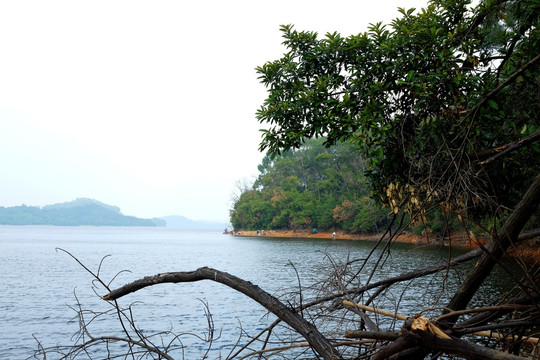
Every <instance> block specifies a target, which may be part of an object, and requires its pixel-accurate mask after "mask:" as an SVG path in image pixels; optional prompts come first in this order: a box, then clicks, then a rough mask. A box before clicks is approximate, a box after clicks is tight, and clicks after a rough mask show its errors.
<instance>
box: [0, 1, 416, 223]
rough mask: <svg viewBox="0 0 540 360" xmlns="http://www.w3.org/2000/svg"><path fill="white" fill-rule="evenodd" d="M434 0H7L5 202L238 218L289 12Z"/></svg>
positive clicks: (1, 129)
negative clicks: (269, 75) (237, 196)
mask: <svg viewBox="0 0 540 360" xmlns="http://www.w3.org/2000/svg"><path fill="white" fill-rule="evenodd" d="M426 4H427V1H425V0H423V1H421V0H377V1H365V0H363V1H362V0H356V1H349V0H343V1H342V0H335V1H329V0H328V1H319V0H286V1H284V0H273V1H256V0H251V1H238V0H230V1H218V0H205V1H189V2H188V1H180V0H177V1H167V0H165V1H162V0H159V1H137V0H126V1H114V0H107V1H100V0H94V1H78V0H66V1H57V0H48V1H42V0H36V1H26V0H17V1H11V0H0V206H4V207H8V206H19V205H22V204H25V205H27V206H44V205H48V204H54V203H61V202H67V201H72V200H75V199H76V198H80V197H87V198H92V199H96V200H99V201H101V202H104V203H106V204H110V205H115V206H118V207H120V209H121V211H122V213H123V214H125V215H131V216H137V217H142V218H152V217H160V216H168V215H181V216H185V217H188V218H190V219H192V220H208V221H223V222H225V221H228V218H229V209H230V208H231V207H232V202H231V199H232V194H233V193H234V192H237V185H236V184H237V183H238V182H246V181H248V182H252V181H253V180H254V179H255V177H256V176H257V175H258V170H257V166H258V165H259V164H260V162H261V160H262V158H263V156H264V154H263V153H260V152H259V151H258V146H259V143H260V141H261V133H260V131H259V129H261V128H263V127H264V125H261V124H259V123H258V121H257V120H256V118H255V113H256V111H257V109H258V108H259V107H260V106H261V105H262V103H263V101H264V99H265V95H266V89H265V88H264V86H263V85H262V84H260V83H259V81H258V79H257V73H256V71H255V68H256V67H257V66H261V65H263V64H264V63H265V62H267V61H272V60H276V59H278V58H280V57H281V56H282V55H283V53H284V52H285V48H284V47H283V45H282V44H281V42H282V37H281V32H280V31H279V27H280V25H284V24H294V26H295V29H297V30H309V31H316V32H318V33H319V35H320V36H323V35H324V34H326V33H327V32H334V31H337V32H338V33H340V34H341V35H343V36H348V35H352V34H358V33H361V32H364V31H366V29H367V26H368V25H369V23H375V22H379V21H382V22H384V23H388V22H390V21H391V20H392V19H394V18H396V17H398V15H399V14H398V12H397V8H398V7H404V8H411V7H415V8H422V7H425V6H426Z"/></svg>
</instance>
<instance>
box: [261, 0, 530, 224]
mask: <svg viewBox="0 0 540 360" xmlns="http://www.w3.org/2000/svg"><path fill="white" fill-rule="evenodd" d="M400 12H401V16H400V18H398V19H395V20H394V21H393V22H392V23H391V24H389V25H383V24H380V23H379V24H374V25H371V26H370V28H369V31H368V32H366V33H363V34H359V35H354V36H350V37H347V38H343V37H341V36H340V35H339V34H335V33H334V34H326V36H325V37H323V38H322V39H319V38H318V35H317V34H316V33H313V32H307V31H297V30H295V29H294V28H293V26H290V25H288V26H282V28H281V31H282V33H283V38H284V42H283V44H284V45H285V46H286V48H287V52H286V53H285V55H284V56H283V57H282V58H281V59H279V60H276V61H271V62H268V63H266V64H264V65H263V66H260V67H258V68H257V71H258V73H259V79H260V81H261V82H262V83H263V84H264V85H265V86H266V87H267V89H268V97H267V99H266V100H265V102H264V104H263V106H262V107H261V108H260V109H259V110H258V112H257V118H258V120H259V121H260V122H261V123H263V124H264V125H265V126H266V128H265V129H263V130H262V132H263V141H262V143H261V146H260V149H261V150H265V151H268V153H269V154H271V155H272V154H273V155H276V154H281V153H283V152H285V154H287V151H288V150H290V149H295V148H300V147H302V146H304V144H305V141H306V139H308V138H313V137H315V138H318V137H322V136H324V137H325V142H324V144H325V145H332V144H338V143H339V142H342V141H350V142H353V143H355V144H356V145H357V146H358V148H359V149H360V152H361V155H362V156H363V158H365V159H368V160H369V161H368V163H367V166H368V172H367V176H368V178H369V181H370V184H371V190H372V194H373V195H374V199H375V200H377V201H381V202H383V203H385V204H387V205H388V206H389V207H390V208H392V210H393V211H394V212H396V213H397V212H399V211H405V212H407V213H409V214H410V215H412V216H418V215H422V214H421V212H422V211H423V210H422V209H423V208H425V207H426V205H427V204H430V203H431V204H438V203H441V202H443V203H444V204H445V206H449V207H450V208H452V209H453V211H456V212H461V213H463V214H465V213H467V214H469V215H470V216H478V215H479V214H486V213H487V214H494V213H496V211H497V209H501V208H505V207H507V208H512V207H513V206H515V204H516V203H517V201H519V199H520V198H521V197H522V196H523V194H524V192H525V190H526V189H527V187H528V185H529V183H530V181H531V179H532V178H534V176H535V175H536V174H538V173H539V171H540V156H539V151H540V146H538V138H539V136H538V135H539V134H540V95H539V93H540V92H539V89H540V71H539V70H540V57H539V54H538V49H540V17H539V16H538V14H539V13H540V2H539V1H537V0H500V1H480V3H479V4H478V5H477V6H475V7H473V6H472V5H471V4H470V2H469V1H464V0H433V1H431V2H430V3H429V6H428V7H427V8H425V9H422V10H420V11H416V10H414V9H411V10H404V9H401V10H400ZM527 136H532V137H533V138H534V140H532V141H528V142H523V143H520V141H521V140H524V139H525V138H526V137H527ZM516 144H517V146H516V147H512V151H509V152H507V153H504V156H501V157H499V158H493V156H494V155H496V154H498V153H499V152H500V151H501V150H502V149H505V148H507V147H508V146H506V145H509V146H510V147H511V145H516ZM503 146H506V147H503ZM501 147H503V148H501ZM267 161H268V160H267ZM334 180H335V178H333V177H329V178H327V179H321V181H320V182H319V183H318V184H317V186H318V187H319V188H324V187H325V186H327V187H335V186H336V184H334V183H332V181H334ZM268 181H271V180H268ZM264 185H266V184H264ZM312 190H313V189H312ZM349 210H350V211H353V209H349ZM355 211H357V210H355ZM350 221H352V219H351V218H348V219H347V220H346V222H350ZM353 223H354V222H353ZM360 223H361V222H358V224H360Z"/></svg>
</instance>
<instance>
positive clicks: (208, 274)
mask: <svg viewBox="0 0 540 360" xmlns="http://www.w3.org/2000/svg"><path fill="white" fill-rule="evenodd" d="M201 280H212V281H215V282H218V283H221V284H223V285H226V286H228V287H230V288H232V289H234V290H236V291H239V292H241V293H242V294H244V295H246V296H248V297H250V298H252V299H253V300H255V301H257V302H258V303H259V304H261V305H262V306H264V307H265V308H266V309H267V310H269V311H270V312H272V313H273V314H274V315H276V316H277V317H278V318H280V319H281V320H283V321H284V322H285V323H287V324H288V325H289V326H291V327H292V328H293V329H294V330H296V331H297V332H298V333H299V334H300V335H302V336H303V337H304V338H305V339H306V340H307V342H308V343H309V344H310V346H311V347H312V348H313V349H314V350H315V351H316V352H317V353H318V354H319V355H320V356H321V357H322V358H324V359H327V360H334V359H341V356H340V355H339V353H338V352H337V351H336V349H335V348H334V347H333V346H332V345H331V344H330V341H328V340H327V339H326V338H325V337H324V335H322V334H321V333H320V332H319V330H317V328H316V327H315V326H313V325H312V324H310V323H309V322H307V321H306V320H305V319H304V318H303V317H301V316H300V315H298V314H297V313H296V312H295V311H294V310H293V309H291V308H289V307H287V306H285V305H284V304H283V303H282V302H280V301H279V300H278V299H276V298H275V297H274V296H272V295H270V294H269V293H267V292H266V291H263V290H262V289H261V288H259V287H258V286H256V285H254V284H252V283H251V282H249V281H245V280H242V279H240V278H238V277H236V276H234V275H231V274H228V273H226V272H223V271H219V270H215V269H211V268H208V267H203V268H199V269H197V270H195V271H190V272H170V273H163V274H157V275H154V276H147V277H145V278H143V279H139V280H136V281H134V282H132V283H129V284H126V285H124V286H122V287H121V288H118V289H115V290H112V291H111V292H110V293H109V294H107V295H105V296H104V297H103V299H104V300H108V301H110V300H116V299H118V298H120V297H122V296H125V295H127V294H130V293H133V292H135V291H138V290H140V289H142V288H145V287H148V286H153V285H157V284H165V283H185V282H195V281H201Z"/></svg>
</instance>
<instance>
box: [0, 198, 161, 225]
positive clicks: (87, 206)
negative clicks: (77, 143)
mask: <svg viewBox="0 0 540 360" xmlns="http://www.w3.org/2000/svg"><path fill="white" fill-rule="evenodd" d="M0 224H1V225H64V226H77V225H92V226H165V222H164V221H163V220H159V219H140V218H137V217H134V216H126V215H123V214H122V213H121V212H120V209H119V208H118V207H115V206H111V205H107V204H104V203H102V202H99V201H96V200H92V199H85V198H81V199H77V200H74V201H70V202H66V203H62V204H54V205H47V206H44V207H37V206H26V205H22V206H15V207H7V208H6V207H0Z"/></svg>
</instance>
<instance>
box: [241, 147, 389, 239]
mask: <svg viewBox="0 0 540 360" xmlns="http://www.w3.org/2000/svg"><path fill="white" fill-rule="evenodd" d="M324 141H325V139H311V140H308V141H306V142H305V143H304V144H303V145H302V146H301V147H300V149H298V150H290V151H286V152H284V153H283V154H282V156H279V157H275V158H273V159H272V158H271V157H270V156H266V157H265V158H264V159H263V161H262V164H261V165H259V172H260V174H259V177H258V178H257V180H256V181H255V183H254V185H253V189H251V190H249V191H245V192H244V193H242V194H241V196H240V197H239V199H238V201H237V202H236V203H235V204H234V208H233V210H232V211H231V223H232V225H233V226H234V228H236V229H246V230H256V229H284V228H287V229H289V228H290V229H306V228H312V227H315V228H318V229H343V230H348V231H375V230H377V228H378V226H381V225H382V224H384V223H385V222H386V215H387V214H388V210H381V209H379V208H378V207H377V206H376V205H375V204H374V203H372V202H371V201H369V200H368V198H367V196H366V195H367V193H368V188H367V185H366V184H367V183H366V179H365V177H364V175H363V170H364V169H365V165H364V160H363V159H362V158H361V157H360V156H359V155H358V153H357V151H356V150H355V148H354V146H353V145H351V144H341V143H338V144H336V145H334V146H332V147H328V148H327V147H325V146H324V145H323V143H324Z"/></svg>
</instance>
